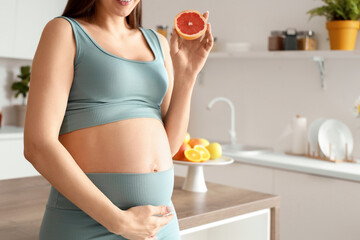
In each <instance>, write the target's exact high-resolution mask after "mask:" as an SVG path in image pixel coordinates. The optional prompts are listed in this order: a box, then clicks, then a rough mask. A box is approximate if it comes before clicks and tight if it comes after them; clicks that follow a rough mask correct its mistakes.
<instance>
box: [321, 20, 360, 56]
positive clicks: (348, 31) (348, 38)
mask: <svg viewBox="0 0 360 240" xmlns="http://www.w3.org/2000/svg"><path fill="white" fill-rule="evenodd" d="M359 27H360V22H359V21H356V20H339V21H328V22H327V23H326V28H327V29H328V31H329V38H330V48H331V50H354V48H355V43H356V37H357V33H358V30H359Z"/></svg>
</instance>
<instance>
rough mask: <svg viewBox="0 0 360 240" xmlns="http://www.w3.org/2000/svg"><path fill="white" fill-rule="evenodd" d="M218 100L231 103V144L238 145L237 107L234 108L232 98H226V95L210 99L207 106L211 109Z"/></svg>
mask: <svg viewBox="0 0 360 240" xmlns="http://www.w3.org/2000/svg"><path fill="white" fill-rule="evenodd" d="M217 101H224V102H226V103H228V104H229V107H230V113H231V127H230V130H229V134H230V141H231V145H236V132H235V108H234V104H233V103H232V102H231V101H230V99H228V98H225V97H216V98H214V99H212V100H211V101H210V103H209V104H208V106H207V109H208V110H210V109H211V107H212V106H213V105H214V103H215V102H217Z"/></svg>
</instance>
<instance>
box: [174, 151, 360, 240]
mask: <svg viewBox="0 0 360 240" xmlns="http://www.w3.org/2000/svg"><path fill="white" fill-rule="evenodd" d="M235 160H236V159H235ZM239 161H243V160H242V159H238V160H237V161H236V162H235V163H233V164H230V165H228V166H221V167H206V168H205V169H204V175H205V180H206V181H210V182H215V183H219V184H226V185H230V186H234V187H240V188H245V189H249V190H255V191H260V192H267V193H270V194H274V195H277V196H280V198H281V211H280V225H281V228H280V238H281V239H291V240H302V239H318V240H323V239H326V240H339V239H346V240H358V239H359V236H360V229H359V227H358V220H359V216H360V208H359V207H358V205H359V203H360V192H359V188H360V182H359V181H349V180H345V179H339V178H333V177H326V176H319V175H314V174H310V173H303V172H299V171H294V170H286V169H279V168H276V167H269V166H262V165H261V164H250V163H244V162H239ZM247 161H250V157H249V159H248V160H247ZM314 161H319V160H314ZM289 164H294V163H292V162H291V159H289ZM176 170H177V171H176V172H175V174H177V175H181V176H186V168H179V167H178V168H177V169H176Z"/></svg>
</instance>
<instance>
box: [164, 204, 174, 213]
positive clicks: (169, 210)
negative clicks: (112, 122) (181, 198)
mask: <svg viewBox="0 0 360 240" xmlns="http://www.w3.org/2000/svg"><path fill="white" fill-rule="evenodd" d="M166 210H167V211H168V212H172V211H174V208H173V206H169V205H168V206H166Z"/></svg>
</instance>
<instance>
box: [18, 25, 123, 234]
mask: <svg viewBox="0 0 360 240" xmlns="http://www.w3.org/2000/svg"><path fill="white" fill-rule="evenodd" d="M75 46H76V45H75V40H74V36H73V32H72V28H71V25H70V23H69V22H67V21H66V20H65V19H62V18H56V19H53V20H51V21H49V22H48V23H47V25H46V26H45V28H44V30H43V32H42V35H41V39H40V42H39V45H38V47H37V50H36V53H35V56H34V59H33V64H32V71H31V85H30V90H29V98H28V104H27V111H26V121H25V127H24V156H25V158H26V159H27V160H28V161H29V162H30V163H31V164H32V165H33V166H34V167H35V169H36V170H37V171H38V172H39V173H41V175H42V176H44V177H45V178H46V179H47V180H48V181H49V182H50V183H51V184H52V185H53V186H54V187H55V188H56V189H57V190H58V191H59V192H60V193H61V194H63V195H64V196H65V197H66V198H68V199H69V200H70V201H71V202H73V203H74V204H75V205H76V206H78V207H79V208H80V209H82V210H83V211H84V212H85V213H87V214H88V215H89V216H91V217H92V218H93V219H95V220H96V221H97V222H99V223H100V224H102V225H103V226H104V227H106V228H107V229H108V230H109V231H112V229H117V227H118V225H119V224H120V220H121V219H122V218H121V219H119V218H120V216H122V215H121V214H122V213H123V212H124V211H122V210H121V209H119V208H118V207H117V206H116V205H114V204H113V203H112V202H111V201H110V200H109V199H108V198H107V197H106V196H105V195H104V194H103V193H102V192H101V191H100V190H99V189H98V188H97V187H96V186H95V185H94V184H93V182H92V181H91V180H90V179H89V178H88V177H87V176H86V174H85V173H84V172H83V171H82V169H81V168H80V167H79V166H78V165H77V164H76V162H75V161H74V159H73V158H72V156H71V155H70V153H69V152H68V151H67V150H66V149H65V147H64V146H63V145H62V144H61V143H60V142H59V141H58V135H59V130H60V126H61V123H62V120H63V117H64V113H65V110H66V104H67V100H68V96H69V91H70V88H71V84H72V80H73V74H74V57H75V52H76V47H75Z"/></svg>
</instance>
